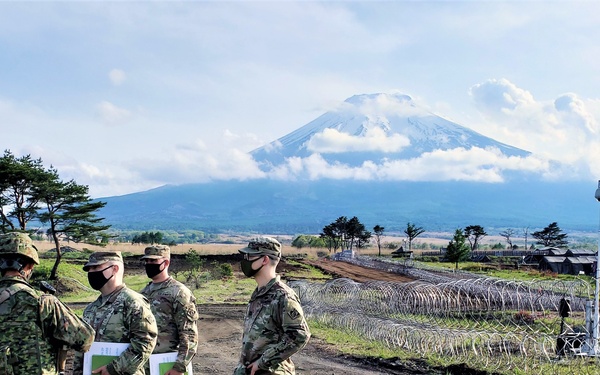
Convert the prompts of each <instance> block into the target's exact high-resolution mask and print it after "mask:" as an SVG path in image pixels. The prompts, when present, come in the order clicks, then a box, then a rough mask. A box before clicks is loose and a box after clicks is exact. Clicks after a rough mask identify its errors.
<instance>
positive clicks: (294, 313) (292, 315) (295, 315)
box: [288, 309, 300, 320]
mask: <svg viewBox="0 0 600 375" xmlns="http://www.w3.org/2000/svg"><path fill="white" fill-rule="evenodd" d="M288 316H289V317H290V319H292V320H296V319H298V318H299V317H300V312H299V311H298V310H296V309H292V310H290V311H288Z"/></svg>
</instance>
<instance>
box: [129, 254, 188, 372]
mask: <svg viewBox="0 0 600 375" xmlns="http://www.w3.org/2000/svg"><path fill="white" fill-rule="evenodd" d="M142 260H144V261H145V267H146V275H148V277H149V278H150V279H152V281H151V282H150V283H148V285H146V287H144V289H142V291H141V292H140V293H142V294H143V295H144V296H146V298H148V300H150V308H151V309H152V313H153V314H154V317H155V318H156V323H157V325H158V327H159V332H158V340H157V341H156V347H155V348H154V354H157V353H168V352H177V360H176V361H175V364H174V365H173V368H172V369H170V370H169V371H167V372H166V373H165V374H164V375H181V374H183V373H185V371H186V366H187V365H188V364H189V363H190V362H191V361H192V358H193V357H194V355H195V354H196V350H197V348H198V327H197V323H198V310H197V309H196V298H195V297H194V295H193V294H192V292H191V291H190V290H189V289H188V288H187V287H186V286H185V285H183V284H182V283H180V282H179V281H177V280H175V279H173V278H172V277H170V276H169V266H170V264H171V249H170V248H169V247H168V246H165V245H157V246H149V247H147V248H146V249H145V250H144V256H143V257H142ZM147 372H148V373H149V371H147ZM161 375H163V374H161Z"/></svg>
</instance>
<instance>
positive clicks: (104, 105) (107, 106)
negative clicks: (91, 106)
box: [96, 101, 131, 124]
mask: <svg viewBox="0 0 600 375" xmlns="http://www.w3.org/2000/svg"><path fill="white" fill-rule="evenodd" d="M96 109H97V110H98V113H99V114H100V117H102V119H103V120H104V121H105V122H107V123H109V124H116V123H120V122H123V121H125V120H128V119H129V118H130V117H131V112H130V111H128V110H127V109H125V108H119V107H117V106H116V105H114V104H112V103H110V102H108V101H102V102H100V103H99V104H98V105H97V106H96Z"/></svg>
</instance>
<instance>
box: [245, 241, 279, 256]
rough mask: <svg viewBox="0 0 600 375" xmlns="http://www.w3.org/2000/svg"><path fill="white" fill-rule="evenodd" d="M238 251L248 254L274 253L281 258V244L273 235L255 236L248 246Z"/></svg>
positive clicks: (273, 254)
mask: <svg viewBox="0 0 600 375" xmlns="http://www.w3.org/2000/svg"><path fill="white" fill-rule="evenodd" d="M238 251H239V252H240V253H242V254H248V255H272V256H276V257H277V258H281V244H280V243H279V241H277V240H276V239H274V238H272V237H258V238H253V239H252V240H250V242H248V246H247V247H244V248H243V249H239V250H238Z"/></svg>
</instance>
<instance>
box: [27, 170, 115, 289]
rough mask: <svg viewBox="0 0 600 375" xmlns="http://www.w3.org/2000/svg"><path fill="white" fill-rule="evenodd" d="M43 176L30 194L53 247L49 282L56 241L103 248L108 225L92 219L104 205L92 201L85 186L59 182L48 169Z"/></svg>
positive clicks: (58, 253)
mask: <svg viewBox="0 0 600 375" xmlns="http://www.w3.org/2000/svg"><path fill="white" fill-rule="evenodd" d="M46 177H47V179H46V180H45V181H39V182H38V183H36V185H35V186H34V187H33V188H32V190H31V193H32V195H33V196H35V197H37V199H38V200H39V202H40V204H41V205H42V206H43V208H41V209H40V210H39V211H38V214H37V218H38V219H39V220H40V221H41V222H42V223H44V224H48V225H49V226H50V228H49V229H48V233H49V234H50V235H51V237H52V239H53V241H54V245H55V246H56V260H55V262H54V266H53V267H52V271H51V273H50V279H56V276H57V271H58V266H59V264H60V261H61V259H62V253H61V250H60V238H64V239H66V240H67V241H74V242H84V243H90V244H94V245H100V246H103V245H105V244H106V243H107V242H108V241H107V239H108V234H106V233H105V232H104V231H106V230H107V229H108V228H110V225H102V224H101V221H102V220H104V219H103V218H98V217H96V215H95V212H96V211H97V210H99V209H101V208H102V207H104V206H105V205H106V203H105V202H101V201H96V202H94V201H92V199H91V198H90V197H89V195H88V187H87V186H84V185H78V184H77V183H76V182H75V181H74V180H71V181H68V182H63V181H61V180H60V178H59V176H58V172H57V171H56V169H54V168H52V167H50V169H49V170H47V171H46Z"/></svg>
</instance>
